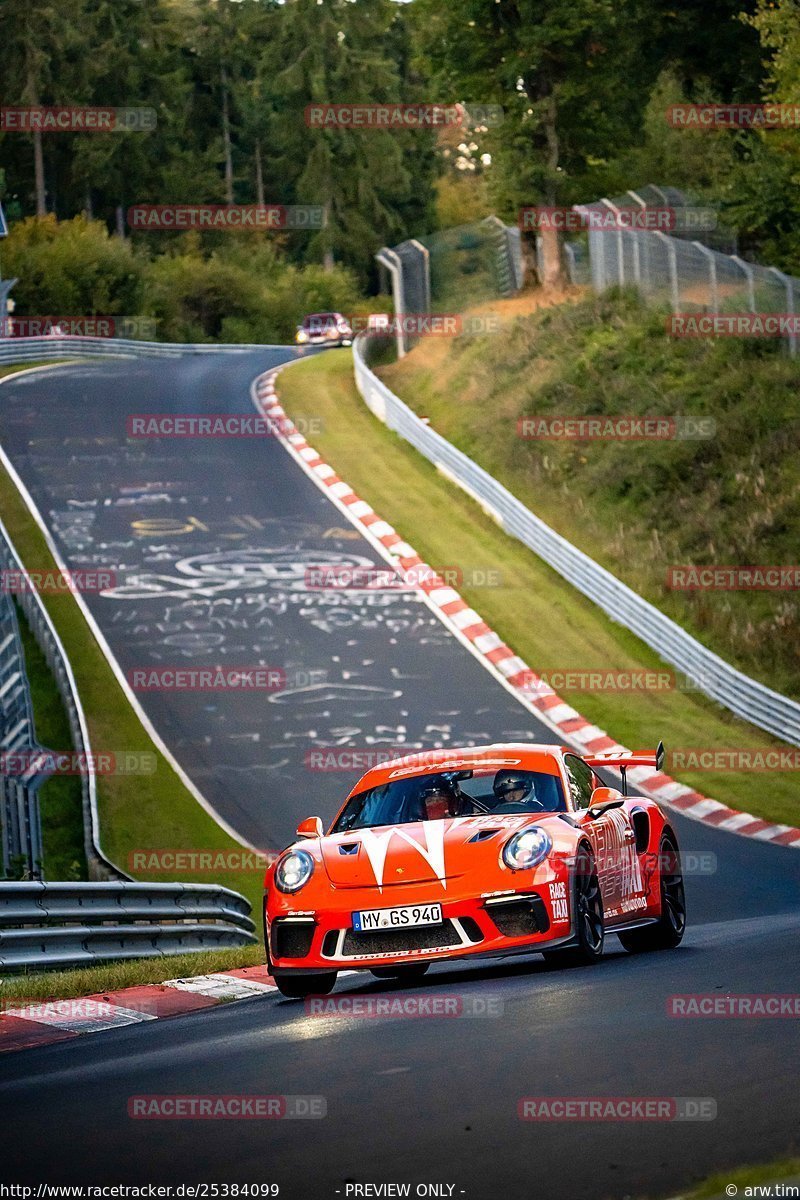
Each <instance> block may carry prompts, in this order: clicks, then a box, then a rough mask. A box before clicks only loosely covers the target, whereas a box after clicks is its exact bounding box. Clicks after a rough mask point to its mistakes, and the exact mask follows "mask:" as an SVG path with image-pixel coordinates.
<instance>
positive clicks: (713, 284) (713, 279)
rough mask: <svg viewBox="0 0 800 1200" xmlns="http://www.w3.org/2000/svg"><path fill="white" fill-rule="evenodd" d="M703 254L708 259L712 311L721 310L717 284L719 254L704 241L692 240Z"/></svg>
mask: <svg viewBox="0 0 800 1200" xmlns="http://www.w3.org/2000/svg"><path fill="white" fill-rule="evenodd" d="M692 245H693V246H696V247H697V249H698V250H699V251H700V253H701V254H702V255H704V256H705V257H706V258H707V259H708V282H709V285H710V291H711V311H712V312H715V313H716V312H719V287H718V286H717V256H716V254H715V252H714V251H713V250H709V248H708V246H704V245H703V243H702V242H692Z"/></svg>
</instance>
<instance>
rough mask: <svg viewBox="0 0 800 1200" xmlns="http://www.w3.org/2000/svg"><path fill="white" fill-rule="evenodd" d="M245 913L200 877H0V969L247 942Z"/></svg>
mask: <svg viewBox="0 0 800 1200" xmlns="http://www.w3.org/2000/svg"><path fill="white" fill-rule="evenodd" d="M250 913H251V908H250V903H249V901H247V900H246V899H245V898H244V896H240V895H239V893H238V892H233V891H231V890H230V889H229V888H224V887H217V886H215V885H214V884H206V883H163V884H162V883H38V882H33V883H0V971H16V970H24V969H27V968H34V969H41V968H43V967H78V966H91V965H92V964H94V963H99V962H112V961H115V960H119V959H125V958H152V957H161V956H162V955H168V954H182V953H188V952H191V951H196V950H210V949H219V948H224V947H226V946H245V945H250V944H253V943H255V942H257V941H258V938H257V937H256V935H255V932H254V931H255V925H254V923H253V921H252V919H251V916H250Z"/></svg>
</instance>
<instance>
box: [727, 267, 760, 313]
mask: <svg viewBox="0 0 800 1200" xmlns="http://www.w3.org/2000/svg"><path fill="white" fill-rule="evenodd" d="M731 262H735V263H736V265H737V267H739V269H740V270H741V271H742V272H743V273H744V277H745V279H746V280H747V306H748V308H749V309H750V312H752V313H754V312H755V311H756V281H755V275H754V273H753V268H752V267H751V265H750V263H747V262H745V261H744V259H743V258H739V255H738V254H732V255H731Z"/></svg>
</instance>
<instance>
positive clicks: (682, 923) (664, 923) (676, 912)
mask: <svg viewBox="0 0 800 1200" xmlns="http://www.w3.org/2000/svg"><path fill="white" fill-rule="evenodd" d="M658 861H659V867H660V873H661V915H660V916H659V918H658V921H657V922H656V923H655V925H645V926H643V927H642V928H641V929H629V930H628V932H627V933H621V934H619V940H620V941H621V942H622V945H623V947H624V948H625V949H626V950H627V951H628V953H629V954H644V953H647V952H649V951H651V950H674V949H675V947H676V946H678V945H680V943H681V940H682V939H683V935H684V933H685V931H686V896H685V894H684V890H683V871H682V870H681V856H680V853H679V852H678V847H677V845H676V843H675V841H674V839H673V838H672V837H671V836H670V835H669V834H668V833H665V834H664V836H663V838H662V839H661V852H660V854H659V859H658Z"/></svg>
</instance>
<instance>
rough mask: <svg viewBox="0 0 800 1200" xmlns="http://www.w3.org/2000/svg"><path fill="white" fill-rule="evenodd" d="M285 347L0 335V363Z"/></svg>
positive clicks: (284, 348) (283, 347)
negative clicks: (87, 356)
mask: <svg viewBox="0 0 800 1200" xmlns="http://www.w3.org/2000/svg"><path fill="white" fill-rule="evenodd" d="M227 350H239V351H241V352H243V353H244V352H246V351H249V350H286V346H278V345H271V344H267V343H263V344H249V343H247V344H245V343H227V342H226V343H221V342H220V343H204V342H195V343H191V342H190V343H185V344H184V343H179V342H144V341H142V342H140V341H136V340H134V339H132V338H100V337H94V338H93V337H29V338H0V363H18V362H41V361H42V360H43V359H59V358H81V357H84V356H85V355H89V356H91V357H92V358H119V357H123V358H129V357H136V355H138V354H148V355H156V356H161V357H165V358H175V357H176V356H177V355H179V354H216V353H219V352H220V351H227Z"/></svg>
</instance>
